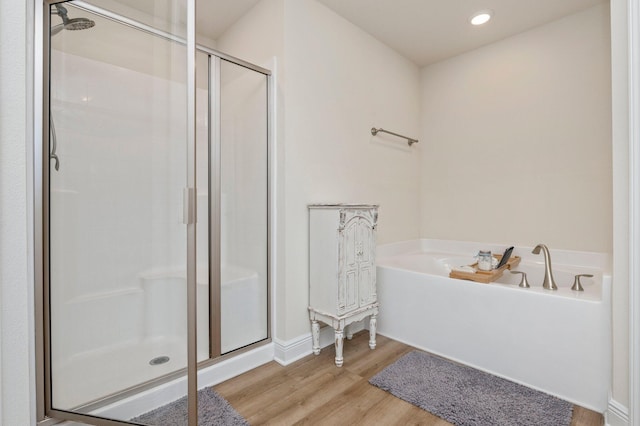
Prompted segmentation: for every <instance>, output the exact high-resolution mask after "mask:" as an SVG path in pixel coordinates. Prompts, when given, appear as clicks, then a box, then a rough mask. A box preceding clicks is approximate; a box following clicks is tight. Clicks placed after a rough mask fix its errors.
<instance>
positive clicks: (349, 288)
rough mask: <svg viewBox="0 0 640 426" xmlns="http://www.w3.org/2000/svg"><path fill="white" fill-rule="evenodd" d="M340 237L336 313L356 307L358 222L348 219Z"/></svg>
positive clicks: (357, 303)
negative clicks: (339, 266)
mask: <svg viewBox="0 0 640 426" xmlns="http://www.w3.org/2000/svg"><path fill="white" fill-rule="evenodd" d="M341 234H342V235H341V237H340V239H341V240H340V248H341V250H340V254H339V255H340V262H341V263H342V265H341V268H340V278H339V282H338V314H342V313H345V312H349V311H351V310H353V309H356V308H358V306H359V298H358V289H359V280H358V269H359V258H360V256H359V247H360V245H359V242H358V241H359V238H358V237H359V235H358V234H359V222H358V220H357V219H355V220H350V221H349V222H348V223H347V224H346V225H345V228H344V230H343V231H342V233H341Z"/></svg>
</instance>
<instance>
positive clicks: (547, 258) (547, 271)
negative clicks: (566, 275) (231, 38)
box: [531, 244, 558, 290]
mask: <svg viewBox="0 0 640 426" xmlns="http://www.w3.org/2000/svg"><path fill="white" fill-rule="evenodd" d="M540 250H542V254H543V255H544V281H543V282H542V287H543V288H546V289H547V290H557V289H558V286H557V285H556V281H555V280H554V279H553V273H552V272H551V255H549V249H548V248H547V246H545V245H544V244H538V245H537V246H536V247H535V248H534V249H533V250H532V251H531V253H533V254H540Z"/></svg>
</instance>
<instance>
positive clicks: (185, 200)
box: [182, 188, 196, 225]
mask: <svg viewBox="0 0 640 426" xmlns="http://www.w3.org/2000/svg"><path fill="white" fill-rule="evenodd" d="M195 193H196V189H195V188H183V190H182V223H184V224H185V225H190V224H192V223H196V197H195Z"/></svg>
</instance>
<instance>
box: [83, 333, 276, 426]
mask: <svg viewBox="0 0 640 426" xmlns="http://www.w3.org/2000/svg"><path fill="white" fill-rule="evenodd" d="M273 353H274V344H273V343H269V344H267V345H264V346H260V347H259V348H256V349H253V350H250V351H247V352H244V353H242V354H240V355H237V356H235V357H233V358H229V359H226V360H224V361H221V362H219V363H217V364H214V365H212V366H210V367H207V368H203V369H202V370H200V371H199V372H198V389H202V388H204V387H207V386H213V385H216V384H218V383H221V382H223V381H225V380H228V379H230V378H232V377H235V376H237V375H240V374H242V373H244V372H246V371H249V370H251V369H253V368H256V367H259V366H260V365H262V364H266V363H267V362H270V361H273ZM186 394H187V379H186V377H181V378H179V379H176V380H173V381H171V382H168V383H164V384H162V385H160V386H157V387H155V388H153V389H149V390H146V391H144V392H141V393H139V394H136V395H133V396H131V397H129V398H126V399H123V400H122V401H118V402H116V403H113V404H110V405H108V406H106V407H102V408H100V409H98V410H96V411H94V412H93V413H91V414H95V415H101V416H106V417H109V418H114V419H130V418H133V417H136V416H139V415H140V414H144V413H146V412H148V411H151V410H153V409H154V408H158V407H161V406H163V405H165V404H168V403H170V402H172V401H175V400H176V399H180V398H182V397H183V396H185V395H186Z"/></svg>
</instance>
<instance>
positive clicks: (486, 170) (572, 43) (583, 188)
mask: <svg viewBox="0 0 640 426" xmlns="http://www.w3.org/2000/svg"><path fill="white" fill-rule="evenodd" d="M610 63H611V62H610V43H609V11H608V5H600V6H596V7H594V8H591V9H588V10H586V11H584V12H581V13H578V14H576V15H572V16H569V17H566V18H564V19H561V20H558V21H556V22H553V23H550V24H547V25H544V26H541V27H538V28H535V29H533V30H530V31H527V32H524V33H521V34H519V35H516V36H514V37H511V38H508V39H505V40H502V41H500V42H497V43H494V44H491V45H488V46H486V47H483V48H480V49H477V50H475V51H472V52H469V53H466V54H464V55H460V56H457V57H454V58H452V59H449V60H446V61H443V62H440V63H437V64H434V65H431V66H428V67H426V68H424V69H423V70H422V110H421V124H422V131H421V137H422V140H423V141H424V149H423V151H422V162H421V169H422V172H421V173H422V187H421V193H420V199H421V203H422V204H421V212H422V214H421V220H422V222H421V235H422V237H427V238H442V239H452V240H468V241H481V242H495V243H504V244H513V245H524V246H532V245H535V244H537V243H546V244H547V245H549V247H550V248H552V249H554V248H556V249H573V250H585V251H596V252H607V253H610V252H611V251H612V231H611V229H612V193H611V192H612V191H611V185H612V178H611V173H612V171H611V88H610V86H611V76H610Z"/></svg>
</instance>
